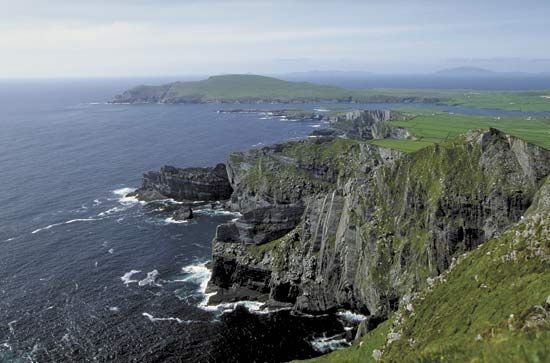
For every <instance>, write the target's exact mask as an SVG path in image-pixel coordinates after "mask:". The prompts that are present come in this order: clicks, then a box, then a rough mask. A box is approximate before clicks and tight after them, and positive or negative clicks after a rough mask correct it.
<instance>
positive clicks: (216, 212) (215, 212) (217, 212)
mask: <svg viewBox="0 0 550 363" xmlns="http://www.w3.org/2000/svg"><path fill="white" fill-rule="evenodd" d="M193 213H195V214H203V215H206V216H209V217H217V216H235V217H242V214H241V213H239V212H232V211H229V210H224V209H212V208H203V209H197V210H194V211H193Z"/></svg>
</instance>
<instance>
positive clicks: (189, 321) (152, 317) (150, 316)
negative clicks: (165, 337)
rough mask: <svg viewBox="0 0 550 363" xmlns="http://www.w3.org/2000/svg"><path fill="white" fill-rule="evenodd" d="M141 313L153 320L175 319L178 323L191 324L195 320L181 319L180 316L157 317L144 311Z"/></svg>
mask: <svg viewBox="0 0 550 363" xmlns="http://www.w3.org/2000/svg"><path fill="white" fill-rule="evenodd" d="M141 315H143V316H145V317H146V318H147V319H149V320H150V321H151V322H153V323H154V322H155V321H175V322H177V323H178V324H190V323H192V322H193V320H181V319H180V318H172V317H170V318H155V317H154V316H153V315H151V314H149V313H142V314H141Z"/></svg>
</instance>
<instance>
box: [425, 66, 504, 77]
mask: <svg viewBox="0 0 550 363" xmlns="http://www.w3.org/2000/svg"><path fill="white" fill-rule="evenodd" d="M435 74H437V75H439V76H455V77H464V76H469V77H472V76H478V77H479V76H494V75H497V74H498V73H497V72H493V71H490V70H488V69H485V68H478V67H456V68H447V69H442V70H440V71H437V72H435Z"/></svg>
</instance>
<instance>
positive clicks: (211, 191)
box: [135, 164, 233, 201]
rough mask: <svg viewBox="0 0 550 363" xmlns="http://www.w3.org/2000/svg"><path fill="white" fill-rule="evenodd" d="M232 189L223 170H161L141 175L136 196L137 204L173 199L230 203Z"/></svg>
mask: <svg viewBox="0 0 550 363" xmlns="http://www.w3.org/2000/svg"><path fill="white" fill-rule="evenodd" d="M232 191H233V189H232V188H231V185H230V184H229V180H228V178H227V172H226V167H225V165H224V164H218V165H217V166H216V167H214V168H187V169H180V168H175V167H173V166H163V167H162V168H161V169H160V171H149V172H147V173H145V174H144V175H143V181H142V185H141V188H139V189H138V190H137V191H136V192H135V194H136V196H137V197H138V199H140V200H145V201H151V200H159V199H166V198H173V199H175V200H177V201H218V200H225V199H229V197H230V196H231V193H232Z"/></svg>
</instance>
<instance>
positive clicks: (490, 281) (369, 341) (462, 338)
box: [312, 178, 550, 363]
mask: <svg viewBox="0 0 550 363" xmlns="http://www.w3.org/2000/svg"><path fill="white" fill-rule="evenodd" d="M549 198H550V178H547V179H546V183H545V184H544V185H543V187H541V188H540V189H539V191H538V192H537V193H536V195H535V200H536V201H544V200H545V201H548V200H549ZM548 281H550V208H549V207H548V204H539V203H533V204H532V205H531V207H530V208H529V209H528V211H527V213H526V214H525V216H524V218H523V219H522V220H521V221H520V222H518V223H516V224H514V225H512V226H510V227H509V228H508V229H507V230H506V231H505V232H503V233H502V234H501V235H499V236H498V237H496V238H492V239H490V240H488V241H487V242H485V243H483V244H482V245H480V246H479V247H477V248H475V249H474V250H473V251H470V252H467V253H465V254H463V255H460V256H458V257H457V258H456V259H454V260H453V262H452V263H451V266H450V267H449V269H448V270H447V271H446V272H444V273H442V274H441V275H440V276H438V277H437V278H435V279H430V280H428V281H427V284H426V286H425V288H424V289H421V290H420V291H418V292H417V293H414V294H411V295H410V296H408V297H406V298H405V299H403V300H402V301H401V308H400V309H399V310H398V311H397V312H396V313H394V314H392V315H390V319H388V320H387V321H386V322H384V323H383V324H380V325H379V326H378V327H377V328H376V329H374V330H372V331H370V332H368V333H367V334H366V335H365V337H364V338H363V339H362V340H361V341H359V342H357V343H356V344H354V345H353V346H352V347H350V348H348V349H344V350H341V351H337V352H334V353H331V354H329V355H326V356H323V357H320V358H318V359H313V360H312V363H313V362H319V363H322V362H325V363H330V362H344V361H345V362H362V363H368V362H377V361H378V362H470V361H478V362H546V361H548V358H549V357H550V349H549V347H550V345H549V344H548V342H550V289H549V286H548Z"/></svg>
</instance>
